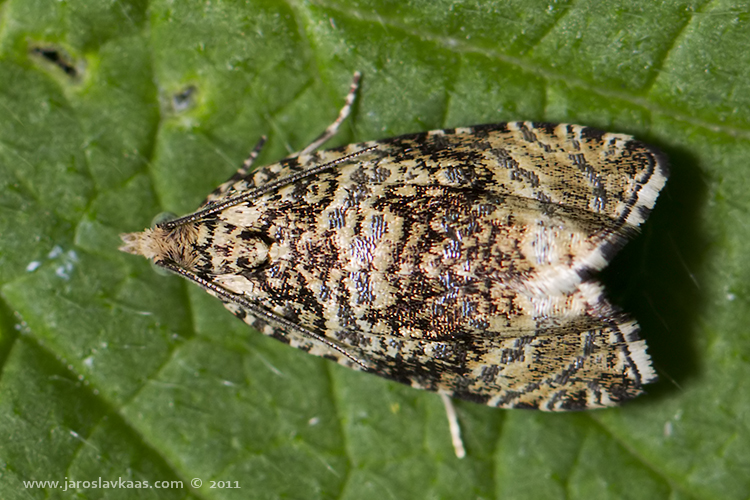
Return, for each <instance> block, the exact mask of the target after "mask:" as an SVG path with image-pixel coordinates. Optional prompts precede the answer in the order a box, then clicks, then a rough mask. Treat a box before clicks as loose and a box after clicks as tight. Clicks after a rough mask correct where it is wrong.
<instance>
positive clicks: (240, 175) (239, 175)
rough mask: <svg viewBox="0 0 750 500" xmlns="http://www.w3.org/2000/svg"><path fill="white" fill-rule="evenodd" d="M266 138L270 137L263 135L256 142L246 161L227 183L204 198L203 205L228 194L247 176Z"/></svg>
mask: <svg viewBox="0 0 750 500" xmlns="http://www.w3.org/2000/svg"><path fill="white" fill-rule="evenodd" d="M266 139H268V138H267V137H266V136H265V135H263V136H261V137H260V139H259V140H258V142H257V143H256V144H255V147H254V148H253V150H252V151H251V152H250V155H249V156H248V157H247V159H246V160H245V161H243V162H242V166H241V167H240V169H239V170H237V172H235V173H234V175H233V176H232V177H230V178H229V180H227V181H226V182H225V183H223V184H221V185H219V187H217V188H216V189H214V190H213V191H212V192H211V194H209V195H208V196H206V199H205V200H203V203H202V204H201V206H202V205H205V204H206V203H211V202H212V201H214V200H216V199H218V198H223V197H225V196H226V194H227V193H228V192H229V191H231V190H232V186H234V184H235V183H236V182H237V181H239V180H241V179H244V178H245V177H247V173H248V172H249V171H250V169H251V168H252V166H253V164H254V163H255V160H256V159H257V158H258V156H259V155H260V152H261V151H262V150H263V145H264V144H265V143H266Z"/></svg>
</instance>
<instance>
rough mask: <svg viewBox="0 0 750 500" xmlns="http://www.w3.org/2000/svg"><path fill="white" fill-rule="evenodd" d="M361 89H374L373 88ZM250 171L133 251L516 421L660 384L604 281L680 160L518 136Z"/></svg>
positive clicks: (271, 319) (389, 370) (345, 152)
mask: <svg viewBox="0 0 750 500" xmlns="http://www.w3.org/2000/svg"><path fill="white" fill-rule="evenodd" d="M357 76H358V75H357ZM357 80H358V78H355V82H354V83H353V85H352V89H351V91H350V92H349V95H348V96H347V100H346V105H345V106H344V108H343V109H342V110H341V112H340V114H339V117H338V119H337V120H336V121H335V122H334V123H333V124H332V125H331V126H329V127H328V129H327V130H326V131H325V132H324V134H323V135H321V137H320V138H318V139H317V140H316V141H314V142H313V143H312V144H311V145H310V146H308V147H307V148H305V149H304V150H302V151H301V152H299V153H297V154H294V155H292V156H290V157H288V158H285V159H283V160H281V161H280V162H278V163H274V164H272V165H268V166H265V167H261V168H257V169H255V170H252V171H251V167H252V164H253V162H254V160H255V159H256V157H257V156H258V154H259V152H260V148H261V147H262V142H263V141H262V140H261V143H260V144H259V145H258V146H257V147H256V148H255V150H254V151H253V153H252V154H251V155H250V157H249V158H248V160H246V161H245V163H244V164H243V166H242V168H240V170H239V171H238V172H237V173H236V174H235V175H234V176H233V177H232V178H231V179H230V180H229V181H227V182H226V183H224V184H222V185H221V186H219V188H217V189H216V190H215V191H214V192H213V193H211V194H210V195H209V196H208V198H207V199H206V200H205V202H204V203H203V205H201V207H200V208H199V209H198V210H197V211H196V212H195V213H193V214H190V215H186V216H184V217H181V218H178V219H174V220H170V221H166V222H161V223H159V224H156V225H155V226H154V227H153V228H151V229H146V230H145V231H143V232H141V233H130V234H123V235H122V239H123V241H124V243H125V244H124V245H123V247H122V250H124V251H126V252H130V253H133V254H139V255H143V256H145V257H147V258H149V259H151V260H153V262H154V263H155V264H156V265H158V266H161V267H163V268H166V269H168V270H170V271H173V272H175V273H177V274H179V275H181V276H183V277H185V278H187V279H189V280H190V281H193V282H195V283H197V284H198V285H200V286H201V287H203V288H204V289H205V290H206V291H207V292H208V293H210V294H212V295H214V296H216V297H218V298H219V299H220V300H222V301H223V302H224V305H225V306H226V308H227V309H229V310H230V311H232V312H233V313H234V314H235V315H236V316H238V317H239V318H240V319H242V320H243V321H245V322H246V323H248V324H249V325H251V326H253V327H254V328H256V329H258V330H259V331H261V332H263V333H264V334H266V335H269V336H271V337H274V338H276V339H278V340H280V341H282V342H284V343H287V344H290V345H291V346H293V347H296V348H298V349H302V350H304V351H306V352H308V353H310V354H314V355H317V356H322V357H325V358H328V359H331V360H334V361H337V362H338V363H340V364H342V365H345V366H348V367H350V368H353V369H356V370H362V371H366V372H370V373H374V374H377V375H380V376H382V377H385V378H388V379H392V380H396V381H398V382H402V383H405V384H409V385H411V386H412V387H416V388H420V389H426V390H431V391H438V392H440V393H441V394H447V395H450V396H453V397H457V398H462V399H467V400H470V401H474V402H477V403H483V404H487V405H490V406H497V407H502V408H537V409H541V410H550V411H557V410H577V409H586V408H601V407H607V406H612V405H616V404H619V403H620V402H622V401H625V400H627V399H630V398H632V397H634V396H637V395H638V394H639V393H641V392H642V385H643V384H646V383H649V382H652V381H654V380H655V379H656V375H655V373H654V371H653V369H652V367H651V361H650V358H649V356H648V354H647V352H646V344H645V342H644V341H643V340H640V339H639V336H638V331H639V329H638V325H637V323H636V322H635V320H633V319H632V318H631V317H630V316H628V315H627V314H625V313H623V312H622V311H620V310H619V309H617V308H616V307H614V306H613V305H612V304H611V303H610V302H609V301H608V300H607V298H606V297H605V295H604V291H603V288H602V285H601V284H599V283H598V282H597V281H596V280H595V278H594V275H595V273H596V272H597V271H599V270H601V269H602V268H604V267H605V266H606V265H607V264H608V263H609V261H610V260H611V259H612V257H613V256H614V255H615V254H616V253H617V251H618V250H619V249H620V248H621V247H622V246H623V245H624V244H625V242H626V241H627V240H628V239H629V238H630V237H631V236H632V235H633V234H635V233H636V231H637V228H638V226H639V225H640V224H641V223H642V222H643V221H644V220H645V219H646V218H647V217H648V214H649V212H650V211H651V209H652V207H653V206H654V203H655V201H656V198H657V196H658V194H659V191H660V190H661V188H662V187H663V186H664V183H665V182H666V179H667V175H668V172H667V165H666V161H665V159H664V157H663V156H662V155H661V154H660V153H659V152H657V151H656V150H655V149H653V148H651V147H649V146H647V145H645V144H643V143H641V142H638V141H636V140H634V139H633V138H632V137H630V136H628V135H622V134H614V133H608V132H602V131H599V130H595V129H592V128H589V127H583V126H579V125H569V124H551V123H532V122H508V123H496V124H490V125H479V126H474V127H464V128H456V129H446V130H433V131H430V132H422V133H418V134H410V135H403V136H400V137H392V138H388V139H382V140H377V141H370V142H363V143H357V144H349V145H346V146H342V147H339V148H335V149H330V150H325V151H319V150H318V147H319V146H321V145H322V144H323V143H324V142H325V141H326V140H328V139H329V138H330V137H332V136H333V135H334V134H335V133H336V131H337V129H338V127H339V125H340V124H341V122H342V121H343V120H344V119H345V118H346V116H347V115H348V114H349V111H350V109H351V104H352V102H353V99H354V95H355V90H356V87H357Z"/></svg>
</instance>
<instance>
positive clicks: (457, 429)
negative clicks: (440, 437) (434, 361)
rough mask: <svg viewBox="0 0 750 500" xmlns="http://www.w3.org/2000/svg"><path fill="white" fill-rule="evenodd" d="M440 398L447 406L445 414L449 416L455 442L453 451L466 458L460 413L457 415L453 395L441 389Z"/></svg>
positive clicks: (452, 437)
mask: <svg viewBox="0 0 750 500" xmlns="http://www.w3.org/2000/svg"><path fill="white" fill-rule="evenodd" d="M438 394H440V399H442V400H443V406H445V415H446V416H447V417H448V428H449V429H450V432H451V443H453V451H454V452H455V453H456V457H457V458H464V457H465V456H466V448H464V441H463V439H461V426H460V425H459V424H458V415H456V408H455V407H454V406H453V401H452V400H451V397H450V396H448V394H446V393H445V392H442V391H439V392H438Z"/></svg>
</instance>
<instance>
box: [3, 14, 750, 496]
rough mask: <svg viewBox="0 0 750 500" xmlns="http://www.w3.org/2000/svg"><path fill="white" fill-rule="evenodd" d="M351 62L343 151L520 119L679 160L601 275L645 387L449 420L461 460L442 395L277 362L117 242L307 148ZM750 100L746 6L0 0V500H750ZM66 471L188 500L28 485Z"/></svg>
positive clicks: (301, 361)
mask: <svg viewBox="0 0 750 500" xmlns="http://www.w3.org/2000/svg"><path fill="white" fill-rule="evenodd" d="M355 70H360V71H362V72H363V74H364V78H363V81H362V86H361V88H360V93H359V98H358V101H357V103H356V106H355V108H354V113H353V116H352V117H351V118H350V120H349V121H348V122H347V124H346V125H345V126H344V127H343V131H342V133H341V134H340V136H339V137H337V138H336V139H335V141H334V142H333V143H331V144H330V145H331V146H333V145H338V144H343V143H347V142H352V141H355V140H357V141H359V140H370V139H378V138H383V137H387V136H391V135H396V134H400V133H407V132H416V131H423V130H428V129H434V128H445V127H454V126H460V125H472V124H476V123H483V122H497V121H505V120H518V119H528V120H544V121H552V122H574V123H580V124H584V125H590V126H595V127H598V128H602V129H605V130H612V131H617V132H625V133H630V134H633V135H635V136H637V137H638V138H639V139H642V140H645V141H647V142H650V143H652V144H654V145H656V146H657V147H659V148H661V149H663V150H664V151H665V152H666V153H667V155H668V156H669V157H670V160H671V170H672V176H671V179H670V181H669V183H668V185H667V187H666V189H665V190H664V191H663V193H662V195H661V197H660V199H659V202H658V203H657V206H656V210H655V211H654V213H653V214H652V217H651V219H650V220H649V221H648V223H647V224H645V226H644V227H643V232H642V234H641V235H640V236H639V237H638V238H637V239H636V240H634V241H633V242H632V243H631V244H629V245H628V246H627V247H626V249H625V250H624V251H623V252H622V253H621V254H620V255H619V256H618V258H617V259H616V260H615V262H613V263H612V265H611V266H610V268H608V269H607V271H606V272H605V273H604V276H603V279H604V280H605V282H606V283H607V284H608V287H609V290H610V293H611V295H612V298H613V300H614V301H615V302H616V303H618V304H620V305H621V306H623V307H624V308H625V309H626V310H628V311H629V312H631V313H633V314H634V315H635V317H637V318H638V320H639V321H640V323H641V326H642V329H643V336H644V337H645V338H646V339H647V340H648V342H649V346H650V352H651V354H652V357H653V359H654V363H655V365H656V368H657V371H658V373H659V375H660V382H658V383H657V384H654V385H651V386H649V387H648V394H647V395H645V396H643V397H641V398H639V399H638V400H636V401H634V402H632V403H631V404H628V405H626V406H624V407H622V408H618V409H612V410H605V411H596V412H586V413H577V414H560V415H551V414H539V413H534V412H524V411H503V410H497V409H492V408H485V407H480V406H476V405H473V404H470V403H464V402H458V403H457V409H458V414H459V419H460V421H461V424H462V426H463V432H464V438H465V442H466V446H467V451H468V457H467V458H466V459H464V460H461V461H459V460H457V459H456V458H455V456H454V455H453V449H452V448H451V444H450V439H449V435H448V425H447V422H446V419H445V415H444V412H443V408H442V405H441V402H440V400H439V398H438V397H436V396H435V395H433V394H428V393H421V392H419V391H415V390H412V389H410V388H408V387H403V386H399V385H397V384H393V383H390V382H387V381H384V380H381V379H379V378H377V377H374V376H370V375H366V374H361V373H355V372H351V371H349V370H346V369H344V368H341V367H339V366H337V365H335V364H333V363H330V362H326V361H323V360H320V359H316V358H312V357H310V356H307V355H305V354H304V353H301V352H297V351H295V350H294V349H291V348H288V347H286V346H283V345H281V344H279V343H277V342H275V341H273V340H271V339H268V338H266V337H264V336H262V335H260V334H258V333H257V332H253V331H251V330H250V329H249V328H247V327H246V326H245V325H244V324H242V323H241V322H239V321H237V320H236V319H234V318H233V317H232V316H231V315H230V314H229V313H228V312H226V311H225V310H224V309H223V307H222V306H221V304H220V303H219V302H218V301H216V300H215V299H213V298H211V297H209V296H208V295H206V294H205V293H203V292H202V291H201V290H200V289H198V288H197V287H195V286H192V285H189V284H188V283H186V282H184V281H183V280H181V279H179V278H178V277H175V276H169V277H165V276H161V275H158V274H156V273H155V272H154V271H153V270H152V269H151V268H150V267H149V265H148V263H147V262H146V261H145V260H143V259H139V258H136V257H133V256H128V255H124V254H121V253H119V252H118V251H117V246H118V245H119V239H118V236H117V235H118V234H119V233H120V232H124V231H135V230H140V229H142V228H143V227H146V226H148V225H149V224H150V221H151V220H152V218H153V217H154V216H155V215H156V214H157V213H159V212H162V211H171V212H174V213H177V214H182V213H186V212H190V211H192V210H193V209H194V208H196V207H197V205H198V203H199V202H200V201H201V200H202V199H203V197H204V196H205V195H206V194H207V193H208V192H210V191H211V190H212V189H213V188H215V187H216V186H217V185H218V184H219V183H220V182H222V181H224V180H225V179H226V178H228V177H229V176H230V175H231V174H232V173H233V172H234V171H235V170H236V169H237V168H238V166H239V164H240V163H241V162H242V160H243V159H244V158H245V156H246V155H247V153H248V152H249V151H250V149H251V148H252V146H253V145H254V144H255V142H256V140H257V139H258V137H259V136H260V135H261V134H268V135H269V143H268V145H267V147H266V149H265V150H264V152H263V154H262V156H261V163H268V162H273V161H276V160H278V159H280V158H282V157H283V156H285V155H286V154H288V153H289V152H291V151H294V150H297V149H300V148H302V147H304V146H305V145H306V144H307V143H308V142H309V141H310V140H311V139H313V138H314V137H315V136H317V135H318V133H320V132H321V131H322V130H323V129H324V128H325V127H326V126H327V125H328V124H329V123H330V122H331V120H332V119H333V118H334V117H335V116H336V113H337V111H338V109H339V107H340V106H341V104H342V102H343V98H344V96H345V94H346V90H347V88H348V84H349V82H350V80H351V76H352V73H353V72H354V71H355ZM749 104H750V3H748V2H738V1H722V0H715V1H712V2H708V1H705V0H701V1H698V0H694V1H676V0H675V1H660V2H654V1H651V0H620V1H598V0H575V1H572V0H567V1H566V0H512V1H505V2H501V1H480V0H466V1H459V0H456V1H444V0H411V1H405V0H355V1H343V0H341V1H336V0H310V1H304V0H287V1H272V0H246V1H228V0H201V1H197V0H154V1H147V0H107V1H88V0H59V1H58V0H5V1H0V183H1V184H2V189H1V190H0V363H2V374H1V377H0V497H2V498H4V499H15V498H19V499H20V498H23V499H29V498H85V499H89V498H91V499H93V498H204V499H213V498H217V499H219V498H222V499H223V498H238V499H239V498H242V499H245V498H268V499H272V498H295V499H297V498H298V499H316V498H337V499H369V498H373V499H382V498H397V499H401V498H405V499H406V498H457V499H458V498H460V499H472V498H483V499H490V498H499V499H512V498H532V499H545V498H550V499H557V498H566V499H579V498H580V499H593V498H596V499H605V498H633V499H646V498H649V499H650V498H654V499H670V500H680V499H693V498H695V499H747V498H749V497H750V473H749V471H750V428H749V426H750V424H749V422H750V384H748V380H750V333H749V330H750V327H748V325H750V308H749V307H748V300H749V299H750V265H749V264H748V263H750V244H748V243H750V218H748V212H749V210H750V195H749V194H748V193H750V175H748V166H747V164H748V161H750V160H749V159H750V106H749ZM743 172H744V173H743ZM66 477H67V478H68V479H71V480H81V481H82V480H89V481H91V480H97V479H98V478H99V477H101V478H102V480H117V479H118V478H123V479H127V480H132V481H148V482H149V483H150V484H153V483H154V482H155V481H162V480H168V481H171V480H180V481H183V484H184V488H172V489H167V490H165V489H142V490H133V489H119V488H118V489H99V488H78V489H68V491H62V489H54V488H49V487H48V488H46V489H45V488H28V487H25V486H24V483H23V481H28V480H53V481H54V480H57V481H63V480H64V479H65V478H66ZM193 478H200V479H201V480H202V486H201V487H200V488H192V487H190V486H189V483H190V481H191V479H193ZM211 481H229V482H230V485H231V486H233V488H218V487H217V488H211ZM216 484H217V486H218V484H219V483H216ZM234 486H239V487H238V488H236V487H234ZM61 488H62V487H61Z"/></svg>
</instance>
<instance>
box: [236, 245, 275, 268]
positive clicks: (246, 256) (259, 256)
mask: <svg viewBox="0 0 750 500" xmlns="http://www.w3.org/2000/svg"><path fill="white" fill-rule="evenodd" d="M238 253H239V259H241V260H240V261H241V262H242V264H243V266H244V267H257V266H259V265H261V264H263V263H264V262H265V261H266V260H268V245H267V244H266V242H265V241H263V240H261V239H260V238H251V239H249V240H245V241H243V244H242V245H238Z"/></svg>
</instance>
